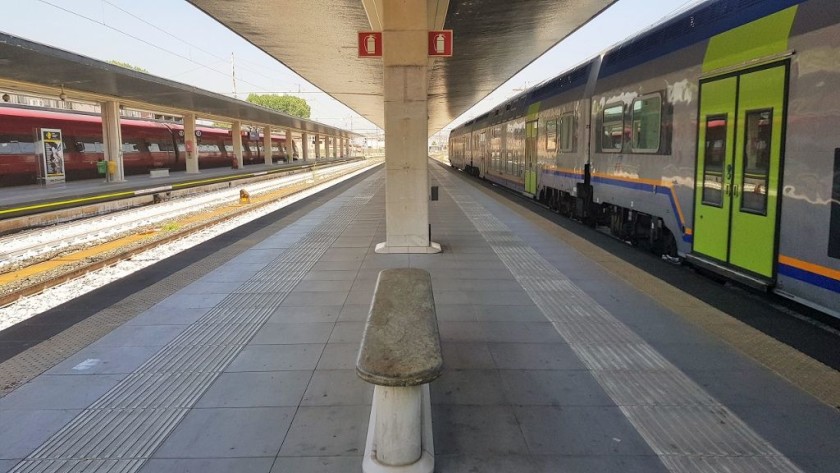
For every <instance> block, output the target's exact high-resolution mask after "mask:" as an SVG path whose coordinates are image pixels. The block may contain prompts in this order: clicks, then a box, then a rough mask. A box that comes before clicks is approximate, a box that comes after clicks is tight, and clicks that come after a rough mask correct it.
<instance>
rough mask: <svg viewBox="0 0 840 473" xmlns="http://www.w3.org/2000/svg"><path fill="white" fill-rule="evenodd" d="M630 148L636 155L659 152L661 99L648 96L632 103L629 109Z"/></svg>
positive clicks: (656, 96)
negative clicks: (630, 124)
mask: <svg viewBox="0 0 840 473" xmlns="http://www.w3.org/2000/svg"><path fill="white" fill-rule="evenodd" d="M631 111H632V112H631V113H632V115H631V118H630V123H632V124H633V125H632V133H633V139H632V148H633V151H635V152H637V153H655V152H657V151H659V135H660V132H661V130H662V97H660V96H659V94H654V95H648V96H645V97H641V98H638V99H636V100H634V101H633V105H632V107H631Z"/></svg>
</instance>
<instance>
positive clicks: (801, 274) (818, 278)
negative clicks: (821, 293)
mask: <svg viewBox="0 0 840 473" xmlns="http://www.w3.org/2000/svg"><path fill="white" fill-rule="evenodd" d="M779 274H783V275H785V276H788V277H791V278H793V279H798V280H800V281H802V282H806V283H808V284H811V285H813V286H817V287H821V288H823V289H828V290H829V291H833V292H838V293H840V281H838V280H836V279H831V278H829V277H827V276H823V275H820V274H816V273H812V272H810V271H805V270H804V269H799V268H795V267H793V266H789V265H786V264H782V263H779Z"/></svg>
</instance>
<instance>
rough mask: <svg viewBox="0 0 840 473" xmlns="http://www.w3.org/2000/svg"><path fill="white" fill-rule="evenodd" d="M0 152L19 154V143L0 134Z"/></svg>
mask: <svg viewBox="0 0 840 473" xmlns="http://www.w3.org/2000/svg"><path fill="white" fill-rule="evenodd" d="M0 154H20V145H18V142H17V141H12V140H10V139H9V138H8V137H6V136H0Z"/></svg>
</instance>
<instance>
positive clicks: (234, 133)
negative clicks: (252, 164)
mask: <svg viewBox="0 0 840 473" xmlns="http://www.w3.org/2000/svg"><path fill="white" fill-rule="evenodd" d="M230 136H231V138H233V157H234V162H233V168H234V169H242V168H243V167H244V166H245V162H244V161H242V122H241V121H239V120H236V121H235V122H233V123H232V124H231V127H230Z"/></svg>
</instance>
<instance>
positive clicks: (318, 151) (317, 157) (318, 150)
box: [315, 135, 321, 161]
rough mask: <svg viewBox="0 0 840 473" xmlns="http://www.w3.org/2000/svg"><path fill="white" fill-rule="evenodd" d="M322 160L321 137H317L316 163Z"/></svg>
mask: <svg viewBox="0 0 840 473" xmlns="http://www.w3.org/2000/svg"><path fill="white" fill-rule="evenodd" d="M320 158H321V137H320V136H319V135H315V161H317V160H318V159H320Z"/></svg>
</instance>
